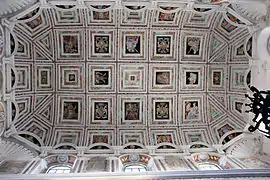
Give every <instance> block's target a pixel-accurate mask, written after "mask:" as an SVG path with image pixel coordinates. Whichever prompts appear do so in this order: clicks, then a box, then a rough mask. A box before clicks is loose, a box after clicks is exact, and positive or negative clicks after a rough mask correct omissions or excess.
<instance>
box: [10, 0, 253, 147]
mask: <svg viewBox="0 0 270 180" xmlns="http://www.w3.org/2000/svg"><path fill="white" fill-rule="evenodd" d="M222 8H223V10H221V9H222ZM226 8H227V9H226V11H224V6H222V5H220V4H214V5H205V4H203V5H200V4H195V5H193V7H191V8H190V7H187V6H186V5H185V4H183V5H179V6H178V5H177V6H176V5H169V4H164V3H163V4H160V5H158V7H157V8H156V9H148V8H146V7H145V6H124V7H123V9H115V8H113V6H112V5H111V4H91V3H90V2H89V4H87V7H85V8H80V7H76V6H75V5H56V6H53V7H50V8H39V7H38V6H36V7H34V8H32V10H28V11H26V12H25V13H24V14H21V15H20V17H15V18H16V20H17V23H16V25H15V27H14V30H13V36H12V37H11V51H12V52H13V53H15V69H16V85H17V86H16V103H15V104H14V105H13V112H14V116H13V119H14V123H15V127H16V130H17V132H18V134H20V136H21V137H22V138H25V139H27V140H28V141H31V142H32V143H33V144H36V145H38V146H53V147H58V148H72V147H76V146H90V145H93V144H95V143H103V144H107V145H110V146H124V145H126V144H128V143H137V144H141V145H144V146H155V145H159V144H161V143H167V144H172V145H176V146H178V145H188V144H192V143H193V144H194V142H202V143H205V144H222V143H223V144H224V143H226V142H228V141H230V139H232V138H234V137H235V136H237V135H239V134H240V133H241V131H242V130H243V128H244V127H245V124H246V120H245V119H244V118H243V116H242V114H241V113H242V111H243V104H244V94H245V92H246V87H247V85H246V84H247V82H246V81H248V79H247V78H246V75H247V72H248V60H249V59H248V57H249V56H252V39H251V38H250V37H251V35H250V34H249V31H248V29H247V27H246V26H245V20H244V19H243V18H242V17H241V16H239V15H238V14H237V13H236V12H235V11H234V9H233V8H232V7H230V6H228V7H226ZM162 147H163V148H172V146H162ZM195 147H197V146H196V145H195ZM202 147H203V146H202ZM98 148H100V147H98Z"/></svg>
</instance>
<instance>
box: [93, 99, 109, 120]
mask: <svg viewBox="0 0 270 180" xmlns="http://www.w3.org/2000/svg"><path fill="white" fill-rule="evenodd" d="M94 120H108V102H95V109H94Z"/></svg>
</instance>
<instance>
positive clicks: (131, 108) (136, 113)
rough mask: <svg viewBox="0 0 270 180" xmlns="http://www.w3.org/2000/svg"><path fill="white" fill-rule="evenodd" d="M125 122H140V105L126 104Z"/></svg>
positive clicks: (135, 103)
mask: <svg viewBox="0 0 270 180" xmlns="http://www.w3.org/2000/svg"><path fill="white" fill-rule="evenodd" d="M125 120H140V103H139V102H126V103H125Z"/></svg>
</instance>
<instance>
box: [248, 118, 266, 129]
mask: <svg viewBox="0 0 270 180" xmlns="http://www.w3.org/2000/svg"><path fill="white" fill-rule="evenodd" d="M262 121H263V118H261V119H260V120H259V121H258V122H257V123H256V125H255V126H252V125H251V126H249V128H248V130H249V131H250V132H254V131H255V130H256V129H258V128H259V126H260V124H261V122H262Z"/></svg>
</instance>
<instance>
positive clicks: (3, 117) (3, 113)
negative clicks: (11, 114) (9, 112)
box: [0, 112, 6, 121]
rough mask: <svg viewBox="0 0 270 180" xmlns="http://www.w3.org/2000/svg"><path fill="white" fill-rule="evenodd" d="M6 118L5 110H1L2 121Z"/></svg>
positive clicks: (0, 118)
mask: <svg viewBox="0 0 270 180" xmlns="http://www.w3.org/2000/svg"><path fill="white" fill-rule="evenodd" d="M5 120H6V114H5V112H0V121H5Z"/></svg>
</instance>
